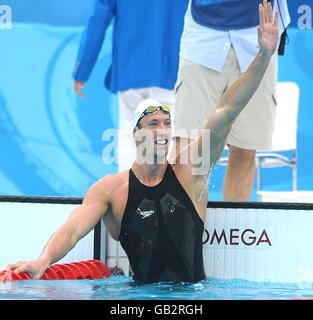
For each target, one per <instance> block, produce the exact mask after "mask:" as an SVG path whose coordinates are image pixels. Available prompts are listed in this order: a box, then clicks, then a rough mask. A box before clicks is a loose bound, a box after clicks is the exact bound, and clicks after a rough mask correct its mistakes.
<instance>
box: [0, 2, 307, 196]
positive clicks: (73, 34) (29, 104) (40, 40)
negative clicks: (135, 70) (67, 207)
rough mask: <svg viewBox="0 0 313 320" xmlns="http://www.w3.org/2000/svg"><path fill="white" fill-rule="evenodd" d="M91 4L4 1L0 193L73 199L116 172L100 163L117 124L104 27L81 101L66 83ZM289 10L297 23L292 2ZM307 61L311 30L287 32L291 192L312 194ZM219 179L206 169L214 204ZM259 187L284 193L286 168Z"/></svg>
mask: <svg viewBox="0 0 313 320" xmlns="http://www.w3.org/2000/svg"><path fill="white" fill-rule="evenodd" d="M92 2H93V1H80V2H79V5H78V1H77V0H76V1H74V0H73V1H72V0H67V1H62V2H61V1H59V2H56V1H52V0H51V1H50V0H49V1H48V0H45V1H39V0H37V1H35V0H27V1H26V0H25V1H20V0H16V1H13V0H11V1H7V2H6V3H7V4H10V5H12V8H13V29H12V30H0V43H1V50H0V73H1V76H0V150H1V156H0V194H15V195H52V196H55V195H71V196H81V195H83V194H84V192H85V191H86V189H87V188H88V187H89V186H90V185H91V184H92V183H93V182H94V181H95V180H96V179H98V178H99V177H101V176H103V175H106V174H108V173H110V172H115V171H116V166H115V165H105V164H104V163H103V161H102V151H103V148H104V147H105V146H106V144H107V142H105V141H102V133H103V131H104V130H105V129H108V128H116V127H117V118H118V107H117V98H116V96H115V95H112V94H110V93H109V92H108V91H107V90H106V89H105V88H104V87H103V79H104V75H105V73H106V70H107V68H108V66H109V64H110V59H111V34H112V30H111V29H110V30H109V32H108V34H107V37H106V41H105V44H104V46H103V50H102V52H101V55H100V58H99V61H98V63H97V65H96V67H95V69H94V72H93V74H92V76H91V78H90V81H89V83H88V85H87V87H86V89H85V93H86V98H85V99H84V100H81V99H79V98H78V97H77V96H76V95H75V94H74V91H73V82H72V79H71V74H72V69H73V64H74V61H75V58H76V54H77V49H78V43H79V40H80V36H81V32H82V27H81V26H82V25H83V24H84V23H85V22H86V19H87V15H88V14H87V12H89V11H90V8H91V6H92ZM26 3H27V5H26ZM43 3H44V5H43ZM305 3H306V1H301V4H305ZM30 4H31V6H30ZM65 4H66V5H65ZM74 6H75V10H72V8H73V7H74ZM291 7H292V8H295V9H292V10H293V11H292V13H293V15H294V16H295V17H296V18H294V20H297V18H298V17H297V15H296V11H297V7H298V6H297V5H296V1H295V2H293V3H292V4H291ZM29 8H30V9H29ZM37 23H40V24H37ZM41 23H47V24H46V25H42V24H41ZM312 55H313V31H312V30H308V31H300V30H298V29H290V30H289V44H288V46H287V48H286V55H285V56H284V57H280V59H279V80H280V81H294V82H296V83H297V84H298V85H299V86H300V90H301V93H300V113H299V137H298V148H299V188H300V189H306V190H309V189H311V190H313V173H312V169H311V166H312V163H313V152H312V148H311V147H310V145H311V143H312V142H313V111H312V102H313V90H312V80H313V79H312V75H313V63H312ZM223 173H224V169H223V168H221V167H216V168H215V169H214V170H213V174H212V177H211V182H210V190H211V196H210V199H211V200H213V199H217V200H220V199H221V189H222V178H223ZM264 187H265V189H267V190H290V189H291V172H290V170H289V169H275V170H273V169H270V170H267V172H266V173H265V174H264ZM253 199H255V193H254V195H253Z"/></svg>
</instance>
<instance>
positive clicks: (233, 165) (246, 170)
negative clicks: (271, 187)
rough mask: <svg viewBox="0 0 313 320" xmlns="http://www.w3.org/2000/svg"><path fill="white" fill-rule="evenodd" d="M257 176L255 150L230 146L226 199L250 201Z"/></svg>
mask: <svg viewBox="0 0 313 320" xmlns="http://www.w3.org/2000/svg"><path fill="white" fill-rule="evenodd" d="M254 177H255V151H254V150H245V149H241V148H237V147H233V146H229V160H228V163H227V169H226V174H225V177H224V186H223V195H224V201H249V200H250V195H251V192H252V189H253V183H254Z"/></svg>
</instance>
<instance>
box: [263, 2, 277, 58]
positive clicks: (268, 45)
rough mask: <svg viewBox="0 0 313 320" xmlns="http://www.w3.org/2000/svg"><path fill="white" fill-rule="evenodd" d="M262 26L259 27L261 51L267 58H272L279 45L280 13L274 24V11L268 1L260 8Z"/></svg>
mask: <svg viewBox="0 0 313 320" xmlns="http://www.w3.org/2000/svg"><path fill="white" fill-rule="evenodd" d="M259 16H260V25H259V26H258V38H259V45H260V50H261V51H262V53H264V54H265V55H266V56H269V57H270V56H272V55H273V54H274V52H275V51H276V48H277V44H278V12H275V19H274V22H273V9H272V5H271V3H268V2H267V0H264V1H263V4H260V6H259Z"/></svg>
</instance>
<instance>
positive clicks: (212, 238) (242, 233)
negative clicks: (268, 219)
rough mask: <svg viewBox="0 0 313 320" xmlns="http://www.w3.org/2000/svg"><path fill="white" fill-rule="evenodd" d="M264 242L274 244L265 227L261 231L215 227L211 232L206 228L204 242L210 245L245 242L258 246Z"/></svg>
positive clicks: (229, 244)
mask: <svg viewBox="0 0 313 320" xmlns="http://www.w3.org/2000/svg"><path fill="white" fill-rule="evenodd" d="M262 243H263V244H267V245H268V246H272V243H271V241H270V238H269V236H268V234H267V232H266V230H265V229H263V230H262V232H261V233H259V232H256V231H255V230H253V229H244V230H240V229H228V230H225V229H222V230H216V229H214V231H213V233H211V234H210V233H209V231H208V230H207V229H205V230H204V234H203V244H209V245H213V244H224V245H228V246H238V245H240V244H243V245H245V246H252V245H254V244H255V245H256V246H259V245H260V244H262Z"/></svg>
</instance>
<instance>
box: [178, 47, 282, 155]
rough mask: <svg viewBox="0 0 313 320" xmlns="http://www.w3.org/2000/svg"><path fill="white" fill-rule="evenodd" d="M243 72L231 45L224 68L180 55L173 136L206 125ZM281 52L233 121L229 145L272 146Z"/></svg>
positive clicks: (248, 147) (254, 147)
mask: <svg viewBox="0 0 313 320" xmlns="http://www.w3.org/2000/svg"><path fill="white" fill-rule="evenodd" d="M240 75H241V72H240V69H239V65H238V61H237V58H236V55H235V52H234V49H233V48H231V50H230V52H229V55H228V58H227V61H226V63H225V66H224V68H223V70H222V72H217V71H214V70H211V69H208V68H206V67H204V66H201V65H199V64H196V63H193V62H191V61H188V60H186V59H183V58H181V59H180V65H179V72H178V80H177V83H176V86H175V108H174V112H173V120H174V121H173V137H184V138H188V135H187V136H184V133H183V132H187V130H190V129H202V128H204V126H205V124H206V122H207V120H208V119H209V117H210V115H211V114H212V113H213V112H214V111H215V110H216V108H218V105H219V101H220V99H221V97H222V95H223V93H224V92H225V90H226V89H227V88H228V87H229V86H230V85H231V84H232V83H233V82H234V81H235V80H237V79H238V78H239V77H240ZM276 83H277V55H275V56H274V57H273V58H272V61H271V63H270V65H269V67H268V69H267V71H266V73H265V75H264V78H263V80H262V82H261V84H260V86H259V88H258V90H257V91H256V93H255V94H254V95H253V97H252V98H251V100H250V101H249V103H248V105H247V106H246V107H245V109H244V110H243V111H242V112H241V113H240V115H239V116H238V118H237V119H236V121H235V122H234V123H233V125H232V128H231V131H230V134H229V136H228V138H227V140H226V143H227V144H228V145H231V146H234V147H239V148H242V149H247V150H270V149H271V146H272V134H273V129H274V120H275V113H276Z"/></svg>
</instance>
